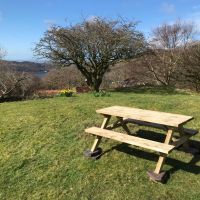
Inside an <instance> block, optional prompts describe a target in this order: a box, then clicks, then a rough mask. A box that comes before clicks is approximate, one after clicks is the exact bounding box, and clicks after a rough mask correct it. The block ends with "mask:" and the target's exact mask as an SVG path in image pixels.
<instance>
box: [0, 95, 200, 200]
mask: <svg viewBox="0 0 200 200" xmlns="http://www.w3.org/2000/svg"><path fill="white" fill-rule="evenodd" d="M199 102H200V96H199V95H189V94H176V93H174V94H163V95H162V93H160V92H159V93H158V94H155V93H142V92H141V93H140V92H137V93H134V92H124V93H123V92H113V93H111V96H110V97H98V98H95V97H94V96H92V95H91V94H82V95H77V96H76V97H72V98H52V99H44V100H32V101H23V102H12V103H2V104H0V174H1V176H0V199H2V200H3V199H6V200H8V199H31V200H33V199H34V200H35V199H45V200H46V199H59V200H60V199H69V200H74V199H77V200H86V199H87V200H101V199H102V200H107V199H110V200H112V199H116V200H121V199H123V200H125V199H135V200H136V199H167V200H168V199H170V200H172V199H176V200H178V199H187V200H189V199H200V190H199V187H200V175H199V172H200V162H199V156H196V157H195V158H194V157H192V156H191V155H189V154H186V153H184V152H181V151H174V152H172V154H170V156H169V158H168V159H167V162H166V165H165V166H164V169H167V170H170V173H171V178H170V179H169V180H168V182H167V183H166V184H157V183H153V182H151V181H149V178H148V176H147V175H146V171H147V170H149V169H154V168H155V164H156V161H157V159H158V155H156V154H154V153H152V152H150V151H148V150H142V149H139V148H134V147H132V146H128V145H124V144H119V143H117V142H115V141H111V140H103V142H102V143H101V147H102V148H103V150H104V152H105V154H104V155H103V156H102V157H101V159H99V160H97V161H92V160H89V159H86V158H84V157H83V151H84V150H86V149H88V148H90V147H91V145H92V143H93V139H94V138H93V136H91V135H86V134H85V133H84V129H85V128H86V127H90V126H94V125H96V126H100V124H101V122H102V117H101V116H99V115H98V114H96V113H95V110H96V109H98V108H103V107H106V106H111V105H122V106H131V107H137V108H144V109H151V110H159V111H167V112H172V113H180V114H186V115H192V116H194V117H195V120H193V121H191V122H190V123H188V126H189V127H192V128H196V129H199V127H200V104H199ZM193 139H196V140H199V139H200V136H198V135H197V136H195V138H193Z"/></svg>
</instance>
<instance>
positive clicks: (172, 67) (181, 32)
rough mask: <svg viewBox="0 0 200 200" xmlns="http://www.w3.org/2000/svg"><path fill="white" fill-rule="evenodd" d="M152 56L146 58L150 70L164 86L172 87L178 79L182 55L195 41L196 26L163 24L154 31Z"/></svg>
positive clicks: (151, 43)
mask: <svg viewBox="0 0 200 200" xmlns="http://www.w3.org/2000/svg"><path fill="white" fill-rule="evenodd" d="M152 35H153V39H152V41H151V42H150V50H151V51H150V52H151V53H150V55H148V56H146V63H147V67H148V70H149V71H150V72H151V73H152V75H153V77H154V78H155V80H156V81H157V82H158V83H159V84H162V85H165V86H170V85H171V86H172V85H174V84H175V80H176V79H177V76H178V74H177V72H178V67H179V66H180V62H181V59H182V54H183V52H184V51H185V49H186V48H187V46H188V45H189V43H190V42H191V41H192V40H193V36H194V25H193V24H192V23H184V22H181V21H176V22H175V23H174V24H163V25H161V26H160V27H157V28H155V29H154V30H153V31H152Z"/></svg>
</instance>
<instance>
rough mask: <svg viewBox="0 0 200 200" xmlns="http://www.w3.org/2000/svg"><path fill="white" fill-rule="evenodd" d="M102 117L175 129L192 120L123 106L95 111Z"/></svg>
mask: <svg viewBox="0 0 200 200" xmlns="http://www.w3.org/2000/svg"><path fill="white" fill-rule="evenodd" d="M96 112H97V113H100V114H103V115H111V116H117V117H123V118H130V119H135V120H139V121H144V122H150V123H157V124H161V125H165V126H170V127H176V128H178V127H179V126H180V125H183V124H185V123H187V122H188V121H190V120H192V119H193V117H192V116H187V115H180V114H172V113H166V112H159V111H152V110H144V109H138V108H130V107H124V106H111V107H107V108H102V109H99V110H97V111H96Z"/></svg>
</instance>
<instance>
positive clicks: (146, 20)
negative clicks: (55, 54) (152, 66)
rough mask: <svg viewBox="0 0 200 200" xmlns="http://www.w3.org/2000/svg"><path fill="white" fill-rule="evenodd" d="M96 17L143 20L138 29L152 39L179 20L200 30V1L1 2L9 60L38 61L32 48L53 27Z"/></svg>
mask: <svg viewBox="0 0 200 200" xmlns="http://www.w3.org/2000/svg"><path fill="white" fill-rule="evenodd" d="M95 16H102V17H107V18H116V17H118V16H122V17H125V18H127V19H130V20H131V19H134V20H137V21H140V24H139V25H138V29H139V30H141V31H143V32H144V33H145V35H146V36H147V37H148V36H149V34H150V32H151V30H152V28H154V27H156V26H158V25H159V24H161V23H163V22H169V23H172V22H173V21H175V20H176V19H177V18H181V19H183V20H186V21H190V20H192V21H194V22H195V23H196V24H197V26H198V27H199V29H200V0H176V1H167V0H137V1H136V0H82V1H81V0H72V1H68V0H0V47H3V48H4V49H5V50H6V51H7V56H6V59H8V60H36V58H35V57H34V56H33V53H32V49H33V48H34V46H35V44H36V43H37V42H38V41H39V39H40V38H41V37H42V36H43V33H44V32H45V30H47V28H48V27H49V25H51V24H52V23H53V24H58V25H64V24H65V23H66V20H67V21H69V22H72V23H77V22H79V21H81V19H83V18H88V19H89V18H93V17H95Z"/></svg>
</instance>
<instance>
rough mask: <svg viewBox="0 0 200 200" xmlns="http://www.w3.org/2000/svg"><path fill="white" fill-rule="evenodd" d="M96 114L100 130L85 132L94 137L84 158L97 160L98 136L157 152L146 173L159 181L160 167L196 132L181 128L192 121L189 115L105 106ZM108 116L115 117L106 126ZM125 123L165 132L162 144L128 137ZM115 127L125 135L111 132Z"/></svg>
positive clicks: (87, 130) (134, 136)
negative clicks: (153, 165)
mask: <svg viewBox="0 0 200 200" xmlns="http://www.w3.org/2000/svg"><path fill="white" fill-rule="evenodd" d="M96 112H97V113H99V114H101V115H103V116H104V120H103V123H102V125H101V128H99V127H91V128H88V129H86V130H85V132H87V133H91V134H93V135H96V136H97V137H96V139H95V141H94V144H93V146H92V148H91V150H90V151H86V152H85V155H86V156H88V157H94V158H98V157H99V156H100V155H101V149H100V148H98V146H99V144H100V142H101V138H102V137H106V138H110V139H114V140H117V141H120V142H123V143H127V144H131V145H134V146H137V147H142V148H146V149H150V150H153V151H155V152H158V153H159V159H158V162H157V165H156V168H155V170H154V171H148V172H147V173H148V175H149V176H150V178H151V179H152V180H154V181H162V180H163V179H164V178H165V177H166V172H164V171H162V167H163V164H164V162H165V159H166V157H167V155H168V154H169V153H170V152H171V151H172V150H174V149H176V148H178V147H179V146H181V145H184V146H185V147H187V148H189V147H188V140H189V138H190V137H191V136H193V135H195V134H197V133H198V131H196V130H193V129H187V128H184V127H183V125H185V124H186V123H187V122H188V121H190V120H192V119H193V117H192V116H186V115H180V114H172V113H165V112H158V111H151V110H144V109H138V108H129V107H123V106H112V107H107V108H103V109H99V110H97V111H96ZM111 117H116V121H115V122H114V123H113V124H111V125H108V124H109V121H110V118H111ZM129 123H132V124H136V125H139V126H148V127H154V128H159V129H162V130H165V131H166V137H165V140H164V142H158V141H153V140H149V139H144V138H141V137H139V136H138V135H137V133H135V134H132V133H131V131H130V129H129V128H128V124H129ZM117 127H122V128H123V129H124V130H125V131H126V132H127V133H128V134H124V133H119V132H115V131H113V129H115V128H117ZM174 132H178V133H179V135H180V136H179V138H178V139H177V138H176V139H174V138H173V134H174Z"/></svg>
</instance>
